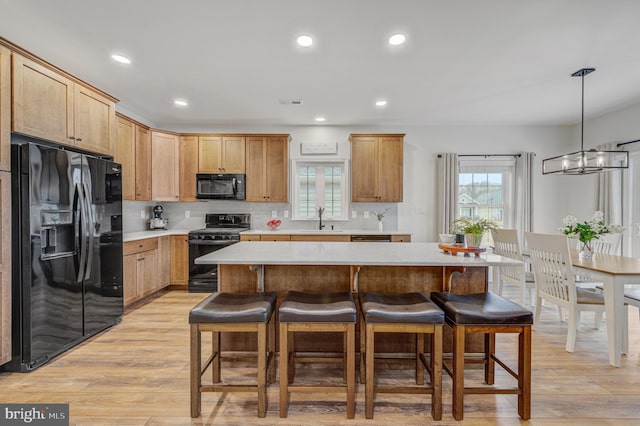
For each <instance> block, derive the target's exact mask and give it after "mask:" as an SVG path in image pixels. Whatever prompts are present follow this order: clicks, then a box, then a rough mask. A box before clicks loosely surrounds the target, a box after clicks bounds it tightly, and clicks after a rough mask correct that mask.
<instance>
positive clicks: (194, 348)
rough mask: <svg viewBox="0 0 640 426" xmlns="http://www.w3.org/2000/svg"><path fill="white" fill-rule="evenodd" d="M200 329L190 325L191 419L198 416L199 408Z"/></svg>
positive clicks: (195, 325)
mask: <svg viewBox="0 0 640 426" xmlns="http://www.w3.org/2000/svg"><path fill="white" fill-rule="evenodd" d="M200 351H201V346H200V329H199V328H198V325H197V324H192V325H191V417H198V416H200V406H201V393H200V383H201V374H200V373H201V372H200V370H201V368H202V367H201V365H200V355H201V353H200Z"/></svg>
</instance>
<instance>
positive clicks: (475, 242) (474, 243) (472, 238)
mask: <svg viewBox="0 0 640 426" xmlns="http://www.w3.org/2000/svg"><path fill="white" fill-rule="evenodd" d="M464 241H465V243H467V247H479V246H480V241H482V234H480V235H476V234H464Z"/></svg>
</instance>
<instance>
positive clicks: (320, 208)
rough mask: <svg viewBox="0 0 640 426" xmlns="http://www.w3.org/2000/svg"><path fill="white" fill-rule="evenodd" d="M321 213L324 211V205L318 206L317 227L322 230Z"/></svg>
mask: <svg viewBox="0 0 640 426" xmlns="http://www.w3.org/2000/svg"><path fill="white" fill-rule="evenodd" d="M322 213H324V207H318V216H320V224H319V225H318V229H319V230H321V231H322V228H324V224H323V223H322Z"/></svg>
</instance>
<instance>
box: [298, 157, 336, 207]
mask: <svg viewBox="0 0 640 426" xmlns="http://www.w3.org/2000/svg"><path fill="white" fill-rule="evenodd" d="M293 169H294V174H293V179H294V184H293V185H292V187H293V188H294V194H293V195H294V199H293V212H294V215H293V218H294V219H316V218H318V207H324V209H325V210H324V213H323V217H325V218H327V219H346V218H347V217H346V213H347V206H346V204H345V203H346V201H347V194H346V186H347V185H346V184H345V164H344V162H301V161H296V162H294V167H293Z"/></svg>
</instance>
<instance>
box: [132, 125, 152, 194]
mask: <svg viewBox="0 0 640 426" xmlns="http://www.w3.org/2000/svg"><path fill="white" fill-rule="evenodd" d="M135 175H136V201H149V200H151V131H150V130H149V129H148V128H146V127H141V126H138V125H136V172H135Z"/></svg>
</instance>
